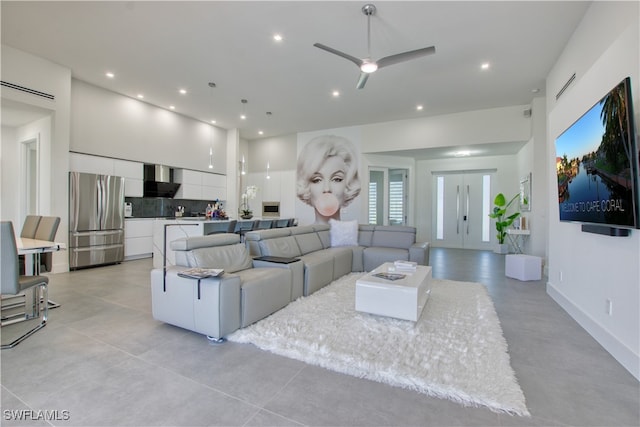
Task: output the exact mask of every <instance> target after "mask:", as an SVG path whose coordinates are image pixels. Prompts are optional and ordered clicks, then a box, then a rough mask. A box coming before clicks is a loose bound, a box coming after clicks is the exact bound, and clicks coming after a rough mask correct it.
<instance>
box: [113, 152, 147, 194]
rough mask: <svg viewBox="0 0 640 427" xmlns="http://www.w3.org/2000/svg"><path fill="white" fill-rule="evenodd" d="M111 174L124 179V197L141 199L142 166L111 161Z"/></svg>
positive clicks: (116, 160) (142, 189)
mask: <svg viewBox="0 0 640 427" xmlns="http://www.w3.org/2000/svg"><path fill="white" fill-rule="evenodd" d="M113 174H114V175H116V176H122V177H124V195H125V197H142V196H143V192H144V183H143V178H144V164H143V163H139V162H132V161H129V160H120V159H114V160H113Z"/></svg>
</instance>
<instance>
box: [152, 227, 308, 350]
mask: <svg viewBox="0 0 640 427" xmlns="http://www.w3.org/2000/svg"><path fill="white" fill-rule="evenodd" d="M171 249H172V250H174V251H176V264H177V265H176V266H175V267H169V268H167V271H166V276H165V275H163V270H162V269H153V270H152V271H151V301H152V312H153V317H154V318H155V319H157V320H161V321H163V322H166V323H169V324H172V325H175V326H180V327H182V328H185V329H189V330H191V331H194V332H198V333H201V334H204V335H207V336H208V337H209V338H211V339H214V340H218V339H221V338H223V337H224V336H226V335H228V334H230V333H232V332H233V331H235V330H237V329H239V328H243V327H245V326H248V325H250V324H252V323H254V322H257V321H258V320H260V319H263V318H265V317H267V316H268V315H270V314H271V313H273V312H275V311H277V310H280V309H281V308H282V307H284V306H286V305H287V304H289V303H290V302H291V301H292V300H294V299H296V298H298V297H299V296H300V295H301V294H302V291H301V290H297V291H296V290H294V289H293V281H292V276H293V273H294V272H295V271H296V269H295V266H292V268H291V269H283V268H273V267H272V266H268V267H263V266H261V265H259V264H260V263H259V262H258V263H257V264H258V265H256V263H254V261H253V260H252V259H251V257H250V256H249V252H248V251H247V249H246V247H245V245H243V244H242V243H240V237H239V236H238V235H237V234H215V235H210V236H198V237H189V238H182V239H178V240H174V241H173V242H171ZM293 264H296V263H293ZM297 264H298V267H299V271H302V263H301V262H300V261H298V262H297ZM187 267H202V268H222V269H224V274H223V275H222V276H220V277H210V278H206V279H200V280H198V279H191V278H185V277H181V276H178V273H179V272H180V271H182V270H185V269H186V268H187Z"/></svg>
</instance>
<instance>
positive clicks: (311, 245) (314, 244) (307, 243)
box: [294, 233, 324, 255]
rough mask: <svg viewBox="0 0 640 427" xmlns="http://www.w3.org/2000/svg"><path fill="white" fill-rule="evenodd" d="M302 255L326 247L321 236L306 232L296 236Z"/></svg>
mask: <svg viewBox="0 0 640 427" xmlns="http://www.w3.org/2000/svg"><path fill="white" fill-rule="evenodd" d="M294 238H295V239H296V243H298V247H299V248H300V252H302V255H304V254H308V253H309V252H315V251H320V250H322V249H324V248H323V247H322V242H321V241H320V237H318V235H317V234H316V233H305V234H298V235H296V236H294Z"/></svg>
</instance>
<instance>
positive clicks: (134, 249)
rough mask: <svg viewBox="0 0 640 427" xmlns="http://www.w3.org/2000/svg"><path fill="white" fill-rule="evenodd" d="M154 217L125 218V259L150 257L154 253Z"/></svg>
mask: <svg viewBox="0 0 640 427" xmlns="http://www.w3.org/2000/svg"><path fill="white" fill-rule="evenodd" d="M154 221H155V219H153V218H126V219H125V220H124V258H125V260H131V259H138V258H149V257H151V256H152V254H153V224H154Z"/></svg>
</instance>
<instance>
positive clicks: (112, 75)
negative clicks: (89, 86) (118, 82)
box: [104, 71, 116, 79]
mask: <svg viewBox="0 0 640 427" xmlns="http://www.w3.org/2000/svg"><path fill="white" fill-rule="evenodd" d="M104 75H105V76H107V77H109V78H110V79H112V78H114V77H115V76H116V75H115V74H113V73H112V72H110V71H107V72H106V73H104Z"/></svg>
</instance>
